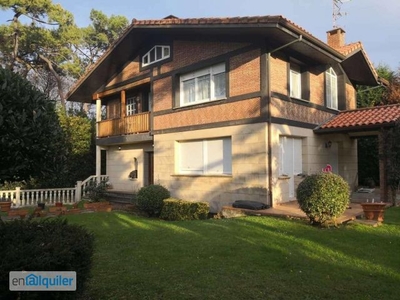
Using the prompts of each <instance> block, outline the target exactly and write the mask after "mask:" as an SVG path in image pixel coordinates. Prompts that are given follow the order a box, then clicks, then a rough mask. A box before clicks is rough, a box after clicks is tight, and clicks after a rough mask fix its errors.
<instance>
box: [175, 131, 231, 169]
mask: <svg viewBox="0 0 400 300" xmlns="http://www.w3.org/2000/svg"><path fill="white" fill-rule="evenodd" d="M185 146H186V149H184V147H185ZM215 146H216V148H217V149H216V148H215ZM189 152H190V153H189ZM183 155H185V157H184V159H183ZM196 155H197V156H196ZM187 160H189V161H187ZM184 161H185V162H184ZM176 162H177V163H176V173H177V174H181V175H232V139H231V138H230V137H223V138H213V139H204V140H190V141H179V142H177V157H176Z"/></svg>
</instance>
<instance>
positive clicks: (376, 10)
mask: <svg viewBox="0 0 400 300" xmlns="http://www.w3.org/2000/svg"><path fill="white" fill-rule="evenodd" d="M332 1H333V0H278V1H277V0H201V1H193V0H191V1H190V0H189V1H188V0H185V1H184V0H164V1H161V0H141V1H137V0H53V2H54V3H60V4H61V5H62V6H63V7H64V8H65V9H67V10H69V11H70V12H72V14H73V15H74V17H75V22H76V23H77V24H78V25H79V26H86V25H88V24H89V23H90V20H89V14H90V10H91V9H92V8H94V9H97V10H101V11H102V12H103V13H105V14H106V15H108V16H110V15H124V16H126V17H127V18H128V19H129V20H132V19H133V18H135V19H139V20H143V19H161V18H164V17H166V16H168V15H171V14H172V15H175V16H177V17H179V18H201V17H237V16H260V15H283V16H284V17H286V18H288V19H290V20H291V21H293V22H295V23H296V24H297V25H299V26H301V27H303V28H304V29H306V30H307V31H309V32H310V33H311V34H312V35H314V36H315V37H317V38H319V39H320V40H322V41H324V42H326V31H328V30H331V29H332V28H333V20H332V12H333V3H332ZM342 2H343V4H342V5H341V13H342V17H340V18H339V19H338V21H337V25H338V26H339V27H341V28H343V29H344V30H345V31H346V43H352V42H357V41H361V42H362V43H363V45H364V49H365V50H366V52H367V54H368V57H369V58H370V60H371V61H372V62H373V64H374V65H375V66H377V65H378V64H386V65H388V66H389V67H390V68H391V69H392V70H394V71H395V70H398V69H399V67H400V51H399V50H400V0H350V1H349V0H342ZM11 16H12V13H11V11H4V12H1V11H0V23H1V24H4V23H5V22H6V21H7V20H9V19H10V18H11Z"/></svg>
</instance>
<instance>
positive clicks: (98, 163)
mask: <svg viewBox="0 0 400 300" xmlns="http://www.w3.org/2000/svg"><path fill="white" fill-rule="evenodd" d="M100 122H101V99H100V98H99V97H98V98H97V99H96V137H98V136H99V129H100V128H99V127H100ZM100 175H101V148H100V146H96V176H100Z"/></svg>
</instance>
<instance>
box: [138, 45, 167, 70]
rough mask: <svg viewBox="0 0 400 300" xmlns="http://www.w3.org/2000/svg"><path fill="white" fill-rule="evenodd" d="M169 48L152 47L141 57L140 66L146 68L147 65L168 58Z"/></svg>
mask: <svg viewBox="0 0 400 300" xmlns="http://www.w3.org/2000/svg"><path fill="white" fill-rule="evenodd" d="M170 53H171V52H170V47H169V46H160V45H157V46H154V47H153V48H151V49H150V51H148V52H147V53H146V54H145V55H143V57H142V66H143V67H146V66H148V65H151V64H154V63H156V62H158V61H161V60H164V59H167V58H169V57H170Z"/></svg>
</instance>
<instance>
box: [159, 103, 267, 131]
mask: <svg viewBox="0 0 400 300" xmlns="http://www.w3.org/2000/svg"><path fill="white" fill-rule="evenodd" d="M258 116H260V98H253V99H248V100H243V101H238V102H232V103H229V102H228V103H225V104H221V105H213V106H206V107H197V108H196V107H195V106H194V107H193V109H191V110H184V111H177V112H174V113H171V114H166V115H161V116H155V117H154V130H161V129H168V128H176V127H182V126H191V125H202V124H209V123H215V122H222V121H234V120H242V119H246V118H254V117H258Z"/></svg>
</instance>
